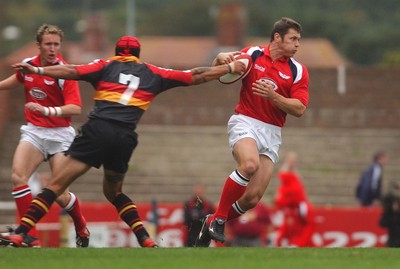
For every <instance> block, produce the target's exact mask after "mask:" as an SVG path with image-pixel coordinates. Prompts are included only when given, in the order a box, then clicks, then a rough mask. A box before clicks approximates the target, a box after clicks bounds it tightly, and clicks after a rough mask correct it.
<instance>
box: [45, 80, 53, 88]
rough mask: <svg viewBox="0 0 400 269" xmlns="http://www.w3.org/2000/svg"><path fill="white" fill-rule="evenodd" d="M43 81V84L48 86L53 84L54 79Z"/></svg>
mask: <svg viewBox="0 0 400 269" xmlns="http://www.w3.org/2000/svg"><path fill="white" fill-rule="evenodd" d="M43 81H44V84H46V85H49V86H51V85H53V84H54V81H53V80H47V79H43Z"/></svg>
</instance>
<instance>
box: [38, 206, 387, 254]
mask: <svg viewBox="0 0 400 269" xmlns="http://www.w3.org/2000/svg"><path fill="white" fill-rule="evenodd" d="M81 206H82V211H83V213H84V215H85V218H86V220H87V222H88V226H89V229H90V232H91V237H90V246H91V247H138V243H137V241H136V238H135V236H134V235H133V233H132V232H131V231H130V230H129V229H128V226H127V225H126V224H125V223H124V222H123V221H122V220H121V219H120V218H119V216H118V214H117V212H116V210H115V208H114V207H113V206H112V205H111V204H109V203H103V202H83V203H82V204H81ZM137 207H138V209H139V214H140V216H141V217H142V219H143V220H144V224H145V226H146V228H147V229H148V230H149V232H150V233H151V234H152V236H153V237H154V238H156V240H157V242H158V243H159V245H160V246H161V247H182V246H184V238H185V236H186V234H185V233H186V229H185V227H184V225H183V205H182V204H179V203H158V204H156V203H138V204H137ZM315 209H316V222H317V229H316V232H315V233H314V235H313V242H314V244H315V245H316V246H318V247H383V246H385V242H386V240H387V235H386V230H385V229H383V228H381V227H380V226H379V224H378V222H379V217H380V214H381V208H379V207H372V208H361V207H316V208H315ZM270 212H271V219H272V222H273V224H274V226H275V227H278V226H279V225H280V224H281V223H282V212H280V211H277V210H275V209H274V208H270ZM37 228H38V231H39V236H40V238H41V241H42V244H43V246H45V247H60V246H61V247H73V246H74V245H75V231H74V227H73V224H72V223H71V221H70V219H69V216H68V215H66V214H65V213H64V212H63V211H62V210H61V209H60V207H58V205H54V206H53V207H52V208H51V210H50V211H49V213H48V215H46V216H45V217H44V218H43V219H42V220H41V221H40V223H39V224H38V225H37ZM270 238H271V246H274V240H273V239H274V233H272V234H271V235H270Z"/></svg>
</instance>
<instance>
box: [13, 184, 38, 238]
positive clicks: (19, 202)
mask: <svg viewBox="0 0 400 269" xmlns="http://www.w3.org/2000/svg"><path fill="white" fill-rule="evenodd" d="M11 194H12V196H13V197H14V199H15V204H16V206H17V219H18V222H19V220H20V218H21V217H22V216H23V215H24V214H25V212H26V211H27V210H28V208H29V206H30V205H31V203H32V201H33V196H32V193H31V189H30V188H29V186H28V185H23V186H20V187H16V188H14V189H13V190H12V193H11ZM28 234H29V235H31V236H33V237H37V236H38V235H37V230H36V228H35V227H33V228H32V229H31V230H30V231H29V233H28Z"/></svg>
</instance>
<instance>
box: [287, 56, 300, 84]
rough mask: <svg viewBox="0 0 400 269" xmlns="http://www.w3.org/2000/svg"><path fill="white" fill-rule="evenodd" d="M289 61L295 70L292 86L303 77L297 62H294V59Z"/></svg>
mask: <svg viewBox="0 0 400 269" xmlns="http://www.w3.org/2000/svg"><path fill="white" fill-rule="evenodd" d="M290 61H292V63H293V64H294V65H295V66H296V69H297V74H296V78H294V80H293V84H296V83H297V82H299V81H300V80H301V78H302V77H303V66H302V65H301V64H300V63H299V62H298V61H296V60H295V59H294V58H290Z"/></svg>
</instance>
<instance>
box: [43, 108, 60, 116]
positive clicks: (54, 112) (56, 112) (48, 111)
mask: <svg viewBox="0 0 400 269" xmlns="http://www.w3.org/2000/svg"><path fill="white" fill-rule="evenodd" d="M43 108H44V115H45V116H56V117H61V116H62V109H61V107H59V106H56V107H52V106H49V107H46V106H45V107H43Z"/></svg>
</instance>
